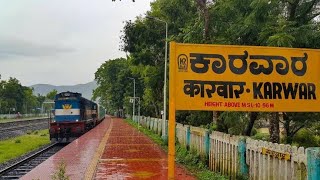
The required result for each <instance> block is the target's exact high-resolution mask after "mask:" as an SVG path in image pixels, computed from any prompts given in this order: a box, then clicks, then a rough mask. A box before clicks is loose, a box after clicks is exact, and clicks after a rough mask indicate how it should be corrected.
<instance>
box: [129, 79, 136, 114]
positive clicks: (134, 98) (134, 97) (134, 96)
mask: <svg viewBox="0 0 320 180" xmlns="http://www.w3.org/2000/svg"><path fill="white" fill-rule="evenodd" d="M128 78H129V79H132V80H133V110H132V111H133V112H132V118H133V120H134V114H135V106H136V79H135V78H132V77H128Z"/></svg>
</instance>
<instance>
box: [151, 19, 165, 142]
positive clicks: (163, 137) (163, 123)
mask: <svg viewBox="0 0 320 180" xmlns="http://www.w3.org/2000/svg"><path fill="white" fill-rule="evenodd" d="M146 18H149V19H152V20H156V21H160V22H162V23H165V24H166V39H165V52H164V84H163V117H162V118H163V120H162V139H164V140H167V131H166V117H167V58H168V55H167V52H168V50H167V49H168V23H167V22H166V21H164V20H161V19H159V18H156V17H153V16H146Z"/></svg>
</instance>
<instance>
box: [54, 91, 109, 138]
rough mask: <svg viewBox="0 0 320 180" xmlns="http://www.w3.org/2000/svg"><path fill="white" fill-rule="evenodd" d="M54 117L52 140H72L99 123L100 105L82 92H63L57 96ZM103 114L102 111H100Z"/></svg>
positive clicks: (100, 118) (100, 119)
mask: <svg viewBox="0 0 320 180" xmlns="http://www.w3.org/2000/svg"><path fill="white" fill-rule="evenodd" d="M54 102H55V104H54V111H53V113H54V117H53V118H52V119H51V120H50V130H49V131H50V140H51V141H55V142H70V141H72V140H73V139H75V138H77V137H79V136H81V135H82V134H84V133H86V132H87V131H88V130H90V129H92V128H93V127H95V126H96V125H97V124H99V123H100V122H101V121H102V119H103V117H100V116H99V107H98V105H97V104H96V103H95V102H93V101H90V100H88V99H86V98H84V97H82V95H81V93H74V92H69V91H68V92H61V93H59V94H57V95H56V96H55V100H54ZM100 114H101V113H100Z"/></svg>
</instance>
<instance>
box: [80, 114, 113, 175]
mask: <svg viewBox="0 0 320 180" xmlns="http://www.w3.org/2000/svg"><path fill="white" fill-rule="evenodd" d="M112 126H113V119H112V118H111V122H110V126H109V129H108V130H107V132H106V134H105V135H104V137H103V138H102V140H101V142H100V144H99V146H98V149H97V151H96V153H95V154H94V156H93V158H92V160H91V162H90V165H89V167H88V168H87V170H86V173H85V175H84V179H86V180H91V179H93V178H94V175H95V171H96V167H97V165H98V163H99V159H100V158H101V156H102V154H103V151H104V149H105V146H106V143H107V141H108V139H109V135H110V132H111V129H112Z"/></svg>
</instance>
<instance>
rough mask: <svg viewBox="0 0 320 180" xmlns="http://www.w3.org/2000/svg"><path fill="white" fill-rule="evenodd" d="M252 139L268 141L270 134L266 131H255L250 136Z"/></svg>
mask: <svg viewBox="0 0 320 180" xmlns="http://www.w3.org/2000/svg"><path fill="white" fill-rule="evenodd" d="M251 138H252V139H256V140H262V141H269V139H270V136H269V134H268V133H257V134H255V135H254V136H252V137H251Z"/></svg>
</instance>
